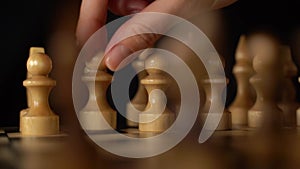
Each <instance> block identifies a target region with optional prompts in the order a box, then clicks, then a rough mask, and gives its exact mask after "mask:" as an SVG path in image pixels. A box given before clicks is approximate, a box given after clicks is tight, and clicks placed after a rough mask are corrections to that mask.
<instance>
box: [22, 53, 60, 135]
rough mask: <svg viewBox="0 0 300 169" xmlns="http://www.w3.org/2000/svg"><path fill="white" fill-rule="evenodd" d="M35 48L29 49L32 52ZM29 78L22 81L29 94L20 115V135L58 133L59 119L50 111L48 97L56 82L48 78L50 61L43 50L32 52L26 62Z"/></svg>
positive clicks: (50, 67) (50, 66) (50, 68)
mask: <svg viewBox="0 0 300 169" xmlns="http://www.w3.org/2000/svg"><path fill="white" fill-rule="evenodd" d="M34 50H35V48H31V51H34ZM27 70H28V74H30V76H29V77H28V78H27V79H26V80H25V81H23V85H24V86H25V87H26V89H27V92H28V94H29V97H28V99H30V101H28V103H30V104H29V106H30V107H29V108H28V109H25V110H22V111H21V113H20V132H21V134H22V135H52V134H58V133H59V117H58V116H57V115H56V114H55V113H54V112H53V111H52V110H51V108H50V106H49V102H48V97H49V94H50V91H51V89H52V88H53V87H54V86H55V85H56V81H55V80H53V79H51V78H49V77H48V74H49V73H50V72H51V70H52V61H51V59H50V58H49V56H48V55H46V54H45V53H44V52H43V50H39V52H33V54H31V55H30V57H29V58H28V60H27Z"/></svg>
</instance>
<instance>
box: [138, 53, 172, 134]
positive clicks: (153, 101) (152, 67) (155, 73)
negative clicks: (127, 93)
mask: <svg viewBox="0 0 300 169" xmlns="http://www.w3.org/2000/svg"><path fill="white" fill-rule="evenodd" d="M161 58H162V57H160V55H159V53H154V54H152V55H151V56H149V57H148V59H147V60H146V62H145V68H146V70H147V73H148V76H146V77H145V78H144V79H142V80H141V83H142V84H143V85H144V86H145V88H146V90H147V92H148V104H147V106H146V109H145V111H144V112H142V113H141V114H140V115H139V121H140V123H139V130H140V131H150V132H163V131H165V130H166V129H168V128H169V127H170V126H171V125H172V123H173V122H174V121H175V113H173V112H172V111H171V110H169V108H168V107H167V106H166V105H167V103H166V101H165V100H164V98H162V97H161V95H160V94H159V93H157V92H154V90H156V89H159V90H161V91H163V92H164V93H165V91H166V89H167V88H168V86H169V85H170V84H169V83H170V80H169V77H168V76H167V74H166V73H165V72H163V71H162V70H163V69H164V67H165V66H167V65H168V64H167V61H166V60H163V59H161ZM159 68H161V69H162V70H159ZM163 106H166V107H165V109H164V110H163V112H162V113H161V112H159V111H160V110H162V109H163V108H164V107H163ZM159 113H161V114H159ZM158 116H159V117H158ZM154 119H155V120H154ZM149 120H152V121H151V122H147V121H149Z"/></svg>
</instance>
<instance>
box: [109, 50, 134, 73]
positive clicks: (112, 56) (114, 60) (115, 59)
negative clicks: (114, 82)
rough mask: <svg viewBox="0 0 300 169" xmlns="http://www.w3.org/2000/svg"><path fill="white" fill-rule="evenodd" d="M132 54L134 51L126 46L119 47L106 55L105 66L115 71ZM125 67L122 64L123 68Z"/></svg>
mask: <svg viewBox="0 0 300 169" xmlns="http://www.w3.org/2000/svg"><path fill="white" fill-rule="evenodd" d="M131 53H132V51H131V50H130V49H129V48H127V47H126V46H124V45H117V46H115V47H113V48H112V49H111V50H110V51H109V52H108V53H107V54H106V55H105V64H106V66H107V67H108V68H109V69H110V70H112V71H115V70H116V69H117V68H118V66H119V65H120V63H121V62H122V61H123V60H124V59H125V58H126V57H127V56H129V55H130V54H131ZM123 66H125V64H124V65H123V64H122V67H123Z"/></svg>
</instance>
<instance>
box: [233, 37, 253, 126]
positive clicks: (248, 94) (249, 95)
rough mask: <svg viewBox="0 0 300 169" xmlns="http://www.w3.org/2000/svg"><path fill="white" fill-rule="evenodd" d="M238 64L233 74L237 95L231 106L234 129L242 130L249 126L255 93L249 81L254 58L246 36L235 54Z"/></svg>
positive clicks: (242, 38)
mask: <svg viewBox="0 0 300 169" xmlns="http://www.w3.org/2000/svg"><path fill="white" fill-rule="evenodd" d="M235 60H236V64H235V66H234V67H233V73H234V76H235V79H236V81H237V94H236V97H235V99H234V101H233V102H232V104H231V105H230V106H229V111H230V112H231V115H232V127H233V128H241V127H247V125H248V110H249V109H250V108H251V107H252V106H253V104H254V100H255V92H254V89H253V87H252V86H251V84H250V82H249V79H250V77H251V76H252V75H253V74H254V70H253V68H252V60H253V58H252V57H251V56H250V54H249V51H248V46H247V42H246V36H245V35H242V36H241V37H240V40H239V44H238V47H237V49H236V54H235Z"/></svg>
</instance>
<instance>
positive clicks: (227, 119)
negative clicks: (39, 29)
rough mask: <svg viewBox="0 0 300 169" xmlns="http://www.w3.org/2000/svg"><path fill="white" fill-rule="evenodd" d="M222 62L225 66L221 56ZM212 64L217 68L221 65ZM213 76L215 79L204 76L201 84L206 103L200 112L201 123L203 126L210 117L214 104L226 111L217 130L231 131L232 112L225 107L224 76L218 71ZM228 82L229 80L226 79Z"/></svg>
mask: <svg viewBox="0 0 300 169" xmlns="http://www.w3.org/2000/svg"><path fill="white" fill-rule="evenodd" d="M220 59H221V61H222V62H223V63H222V64H223V66H224V65H225V64H224V58H223V57H222V56H220ZM210 63H211V64H215V65H216V66H217V65H218V64H219V62H213V61H211V62H210ZM212 74H213V75H214V77H213V78H210V77H209V76H208V74H205V75H203V78H202V81H201V84H202V86H203V88H204V91H205V103H204V106H203V107H202V109H201V110H200V116H199V118H200V122H201V125H203V124H204V122H205V120H206V118H207V116H208V112H209V110H210V108H211V104H212V103H214V104H215V105H216V106H217V107H222V106H224V110H223V112H221V113H222V116H221V119H220V122H219V124H218V127H217V128H216V130H229V129H231V128H232V126H231V113H230V111H228V110H227V109H226V107H225V105H224V103H225V101H224V100H222V99H223V97H222V94H223V93H224V90H225V89H224V85H223V84H224V77H222V75H221V74H220V73H219V72H218V70H215V71H214V72H212ZM226 80H227V79H226ZM211 85H215V88H214V90H215V91H214V94H213V93H212V90H211ZM211 115H212V117H217V116H218V115H219V112H211Z"/></svg>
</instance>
